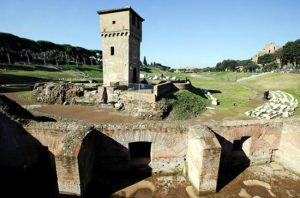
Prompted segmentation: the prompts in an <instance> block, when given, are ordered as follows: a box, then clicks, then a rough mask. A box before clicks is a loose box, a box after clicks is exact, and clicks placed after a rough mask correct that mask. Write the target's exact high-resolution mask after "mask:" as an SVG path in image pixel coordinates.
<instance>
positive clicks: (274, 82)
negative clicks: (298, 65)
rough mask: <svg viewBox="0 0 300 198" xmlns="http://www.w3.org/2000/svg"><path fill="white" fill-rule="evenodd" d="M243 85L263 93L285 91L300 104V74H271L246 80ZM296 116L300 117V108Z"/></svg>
mask: <svg viewBox="0 0 300 198" xmlns="http://www.w3.org/2000/svg"><path fill="white" fill-rule="evenodd" d="M241 84H243V85H245V86H248V87H250V88H252V89H255V90H258V91H261V92H262V91H265V90H274V91H275V90H281V91H285V92H287V93H290V94H292V95H293V96H294V97H295V98H296V99H297V100H298V101H299V102H300V74H293V73H271V74H267V75H265V76H259V77H257V78H255V79H248V80H244V81H242V82H241ZM295 115H296V116H300V108H299V107H298V108H297V109H296V111H295Z"/></svg>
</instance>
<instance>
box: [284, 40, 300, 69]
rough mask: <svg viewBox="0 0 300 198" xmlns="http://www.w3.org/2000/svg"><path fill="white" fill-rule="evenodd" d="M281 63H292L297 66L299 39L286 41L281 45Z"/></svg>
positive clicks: (299, 58)
mask: <svg viewBox="0 0 300 198" xmlns="http://www.w3.org/2000/svg"><path fill="white" fill-rule="evenodd" d="M281 58H282V59H281V62H282V64H284V65H286V64H288V63H292V64H293V65H294V66H299V64H300V39H298V40H296V41H293V42H287V43H286V44H285V45H284V46H283V47H282V57H281Z"/></svg>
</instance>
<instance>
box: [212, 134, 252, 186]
mask: <svg viewBox="0 0 300 198" xmlns="http://www.w3.org/2000/svg"><path fill="white" fill-rule="evenodd" d="M214 134H215V135H216V137H217V139H218V141H219V143H220V145H221V159H220V166H219V175H218V181H217V191H220V190H221V189H222V188H223V187H225V186H226V185H227V184H229V183H230V182H231V181H232V180H234V179H235V178H236V177H237V176H238V175H240V174H241V173H242V172H243V171H244V170H245V169H247V168H248V167H249V166H250V160H249V158H248V157H247V156H246V154H245V152H244V151H243V150H242V145H243V143H244V142H245V141H246V140H247V139H248V138H249V137H243V138H242V139H241V140H235V141H234V143H231V142H230V141H228V140H226V139H225V138H224V137H222V136H220V135H219V134H217V133H215V132H214Z"/></svg>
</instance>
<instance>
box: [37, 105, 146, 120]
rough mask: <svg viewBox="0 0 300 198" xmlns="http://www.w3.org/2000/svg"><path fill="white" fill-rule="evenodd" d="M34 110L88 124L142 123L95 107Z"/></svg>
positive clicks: (53, 106) (43, 107) (50, 107)
mask: <svg viewBox="0 0 300 198" xmlns="http://www.w3.org/2000/svg"><path fill="white" fill-rule="evenodd" d="M35 110H36V111H39V112H42V113H46V114H53V115H55V116H58V117H62V118H67V119H71V120H83V121H86V122H88V123H133V122H140V121H142V120H140V119H138V118H135V117H132V116H128V115H124V114H122V113H119V112H115V111H114V110H111V109H101V108H99V107H96V106H80V105H70V106H63V105H44V106H42V107H40V108H37V109H35Z"/></svg>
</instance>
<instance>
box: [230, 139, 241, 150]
mask: <svg viewBox="0 0 300 198" xmlns="http://www.w3.org/2000/svg"><path fill="white" fill-rule="evenodd" d="M232 150H233V151H240V150H242V142H241V140H234V141H233V145H232Z"/></svg>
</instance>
